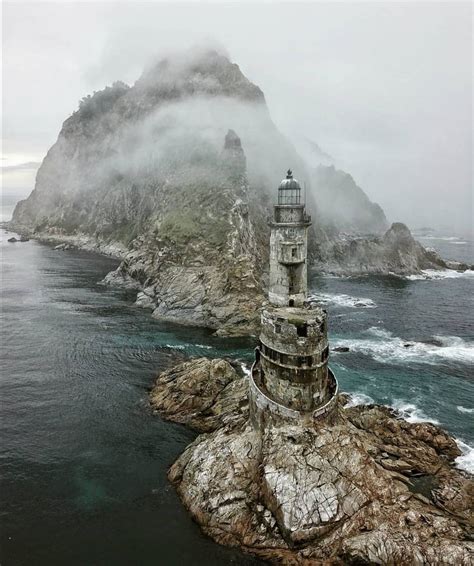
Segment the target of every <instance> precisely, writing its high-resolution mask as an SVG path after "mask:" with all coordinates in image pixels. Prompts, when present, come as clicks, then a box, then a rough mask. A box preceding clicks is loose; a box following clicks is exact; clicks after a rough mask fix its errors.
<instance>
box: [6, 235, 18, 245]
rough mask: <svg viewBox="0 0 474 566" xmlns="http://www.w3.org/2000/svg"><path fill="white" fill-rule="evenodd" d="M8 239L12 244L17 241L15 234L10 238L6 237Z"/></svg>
mask: <svg viewBox="0 0 474 566" xmlns="http://www.w3.org/2000/svg"><path fill="white" fill-rule="evenodd" d="M8 241H9V242H10V243H11V244H14V243H15V242H19V240H18V239H17V238H15V236H12V237H11V238H8Z"/></svg>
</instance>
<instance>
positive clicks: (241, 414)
mask: <svg viewBox="0 0 474 566" xmlns="http://www.w3.org/2000/svg"><path fill="white" fill-rule="evenodd" d="M242 377H243V374H242V371H240V372H239V370H238V368H237V367H236V366H235V363H231V362H230V361H226V360H221V359H217V360H210V359H208V358H199V359H197V360H192V361H188V362H184V363H182V364H179V365H178V366H176V367H173V368H171V369H169V370H167V371H164V372H163V373H162V374H160V376H159V377H158V379H157V381H156V383H155V386H154V387H153V389H152V391H151V393H150V403H151V405H152V407H153V408H154V409H155V410H156V411H157V412H158V413H159V414H160V415H161V416H162V417H164V418H166V419H168V420H170V421H173V422H177V423H182V424H186V425H188V426H190V427H191V428H193V429H195V430H197V431H199V432H210V431H213V430H215V429H216V428H220V427H222V426H224V425H228V424H233V423H242V422H243V421H245V420H246V419H247V416H248V402H247V381H246V380H245V379H243V378H242Z"/></svg>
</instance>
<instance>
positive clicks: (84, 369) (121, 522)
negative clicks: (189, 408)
mask: <svg viewBox="0 0 474 566" xmlns="http://www.w3.org/2000/svg"><path fill="white" fill-rule="evenodd" d="M7 237H8V236H6V235H5V233H4V232H3V231H2V236H1V241H0V250H1V262H2V268H1V270H2V313H1V314H2V328H1V332H2V341H1V347H2V352H1V355H2V371H1V376H0V387H1V391H0V395H1V414H0V416H1V453H0V457H1V491H0V498H1V522H0V525H1V529H0V535H1V551H0V562H1V564H2V566H10V565H19V564H22V565H42V564H45V565H46V564H48V565H57V564H61V565H62V564H81V565H108V564H114V565H121V564H143V565H146V564H166V565H169V564H170V565H174V564H180V565H181V564H189V565H191V564H193V565H195V564H206V565H207V564H218V565H220V564H222V565H224V564H239V565H240V564H255V563H257V561H254V560H253V559H251V558H248V557H245V556H243V555H241V554H240V553H238V552H235V551H232V550H229V549H226V548H223V547H220V546H218V545H216V544H214V543H213V542H212V541H210V540H209V539H207V538H206V537H204V536H203V535H202V534H201V532H200V530H199V528H198V527H197V526H196V525H195V524H194V523H193V522H192V521H191V520H190V518H189V517H188V515H187V513H186V511H185V510H184V508H183V507H182V506H181V504H180V502H179V499H178V497H177V495H176V494H175V492H174V490H173V488H172V487H171V486H170V485H169V484H168V482H167V478H166V471H167V468H168V467H169V466H170V464H171V463H172V462H173V461H174V460H175V459H176V457H177V456H178V455H179V454H180V453H181V452H182V451H183V449H184V448H185V446H186V445H187V444H188V443H189V442H190V441H191V440H192V439H193V438H194V434H193V433H191V432H190V431H188V430H187V429H186V428H184V427H182V426H177V425H173V424H170V423H166V422H163V421H162V420H161V419H160V418H158V417H156V416H153V415H152V414H151V413H150V411H149V408H148V404H147V388H148V387H149V386H150V384H151V383H152V381H153V378H154V376H155V375H156V374H157V373H158V372H159V371H160V370H162V369H164V368H165V367H167V366H169V365H170V364H172V363H174V362H175V361H176V360H179V359H181V358H182V357H183V356H185V355H206V356H222V355H226V356H233V357H236V358H239V359H242V360H250V359H251V357H252V349H253V346H254V343H253V340H252V339H246V340H235V339H222V338H221V339H219V338H215V337H213V336H212V335H211V334H210V333H208V332H206V331H203V330H199V329H190V328H183V327H180V326H174V325H171V324H163V323H160V322H158V321H155V320H153V319H152V318H151V316H150V313H149V311H143V310H141V309H139V308H137V307H134V306H133V304H132V301H133V296H130V294H127V293H124V292H122V291H119V290H113V289H110V288H106V287H103V286H101V285H100V284H98V282H99V281H100V280H101V279H102V277H103V276H104V275H105V274H106V273H107V272H108V271H110V270H111V269H113V268H114V267H115V266H116V263H117V262H115V261H113V260H111V259H108V258H104V257H101V256H97V255H93V254H88V253H85V252H77V251H54V250H53V249H51V248H50V247H48V246H45V245H41V244H39V243H37V242H33V241H30V242H26V243H16V244H9V243H7V242H6V239H7ZM424 243H427V242H424ZM431 245H437V246H438V247H440V248H443V246H444V247H446V246H447V247H448V248H449V249H448V251H446V250H444V249H442V250H441V251H443V252H444V254H445V255H446V256H449V257H455V256H457V257H458V258H459V259H465V260H466V259H468V257H471V256H470V254H472V244H469V243H466V244H453V243H452V242H450V241H446V240H440V241H439V242H437V243H436V242H434V241H433V242H431ZM463 254H464V255H465V256H466V257H461V256H462V255H463ZM471 261H473V260H472V259H471ZM428 275H429V274H428ZM447 275H449V276H447ZM452 275H453V274H444V277H443V278H441V279H421V280H403V279H396V278H391V277H387V278H361V279H337V278H322V277H318V275H317V274H313V278H312V287H313V292H314V293H316V294H317V295H318V298H319V300H321V301H322V302H323V303H324V304H325V305H326V307H327V308H328V310H329V315H330V336H331V342H332V345H333V346H334V345H348V346H349V347H350V348H351V351H350V352H349V353H338V354H333V355H332V361H331V365H332V367H333V369H334V370H335V372H336V375H337V377H338V379H339V381H340V384H341V387H342V389H343V390H346V391H350V392H353V393H355V396H354V402H362V401H364V400H370V399H373V400H375V401H377V402H381V403H385V404H388V405H394V406H397V407H398V408H400V409H401V410H402V411H403V412H404V414H405V415H406V416H407V417H408V418H410V419H411V420H420V419H421V420H422V419H431V420H435V421H437V422H439V423H440V424H441V425H443V426H444V427H446V428H447V429H448V430H449V431H450V432H452V433H453V434H454V435H455V436H456V437H458V438H459V439H461V440H462V442H463V447H464V449H465V452H466V454H465V456H464V457H463V459H461V461H460V464H461V465H462V466H464V467H469V466H470V467H471V469H472V466H473V459H472V455H473V452H472V451H469V445H471V446H472V445H474V430H473V426H472V422H473V413H474V377H473V361H474V329H473V327H474V321H473V312H474V309H473V308H472V307H473V305H472V302H473V291H474V277H473V276H472V275H473V274H472V273H471V274H466V275H463V276H454V277H453V276H452ZM407 343H410V344H412V345H411V346H410V347H408V348H406V347H405V346H404V344H407Z"/></svg>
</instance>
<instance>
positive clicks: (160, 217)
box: [12, 51, 305, 334]
mask: <svg viewBox="0 0 474 566" xmlns="http://www.w3.org/2000/svg"><path fill="white" fill-rule="evenodd" d="M239 136H240V137H239ZM240 139H242V142H241V141H240ZM243 148H245V152H246V154H244V149H243ZM287 163H294V164H295V165H297V166H298V165H299V170H300V171H301V174H302V175H304V174H305V173H304V171H305V170H304V165H303V163H302V161H301V160H300V158H299V157H298V156H297V155H296V153H295V151H294V149H293V148H292V146H291V144H289V143H288V142H287V141H286V140H285V139H284V137H283V136H282V135H281V134H280V133H279V132H278V130H277V129H276V127H275V126H274V124H273V122H272V121H271V119H270V116H269V113H268V110H267V107H266V105H265V100H264V97H263V94H262V92H261V90H260V89H259V88H258V87H257V86H255V85H253V84H252V83H251V82H250V81H249V80H248V79H247V78H246V77H245V76H244V75H243V74H242V72H241V71H240V69H239V67H238V66H237V65H235V64H232V63H231V62H230V61H229V60H228V59H227V58H226V57H224V56H223V55H220V54H218V53H216V52H213V51H205V52H201V51H198V52H197V53H186V54H184V55H183V54H181V55H180V54H177V55H175V56H173V57H170V58H168V59H166V60H164V61H161V62H159V63H158V64H156V65H155V66H153V67H151V68H150V69H148V70H147V71H145V72H144V73H143V75H142V77H141V78H140V79H139V80H138V81H137V82H136V84H135V85H134V86H132V87H128V86H127V85H125V84H123V83H115V84H114V85H113V86H112V87H108V88H106V89H104V90H103V91H100V92H97V93H95V94H94V95H93V96H89V97H86V98H85V99H83V100H82V102H81V104H80V106H79V110H78V111H77V112H75V113H74V114H73V115H72V116H71V117H70V118H68V119H67V120H66V121H65V122H64V125H63V128H62V130H61V132H60V134H59V137H58V140H57V142H56V144H55V145H54V146H53V147H52V148H51V149H50V151H49V152H48V155H47V156H46V158H45V160H44V161H43V164H42V165H41V167H40V170H39V171H38V176H37V182H36V187H35V190H34V191H33V193H32V194H31V195H30V197H29V198H28V199H26V200H25V201H22V202H20V203H19V204H18V205H17V207H16V209H15V212H14V216H13V222H12V224H13V226H15V227H17V228H18V229H21V230H22V232H23V231H24V232H25V233H26V232H27V233H33V234H34V235H36V236H37V237H42V238H45V239H56V240H60V239H64V240H67V241H70V242H72V243H76V244H78V245H84V243H85V242H87V247H88V248H89V249H90V248H94V247H95V248H96V249H98V250H99V251H101V250H109V249H114V250H120V255H121V257H123V259H124V260H123V263H122V265H121V266H120V268H119V270H118V271H117V272H116V273H114V274H111V275H110V276H109V277H108V278H107V281H108V282H110V283H120V284H124V283H125V284H127V285H133V286H135V287H137V289H141V290H142V291H143V293H144V296H140V297H139V302H140V303H141V304H144V305H147V306H150V307H151V308H153V309H154V314H155V316H158V317H162V318H166V319H170V318H172V319H173V320H176V321H177V322H183V323H186V324H198V325H203V326H207V327H210V328H214V329H216V330H218V331H219V332H220V333H223V334H225V333H229V332H235V333H241V334H243V333H248V332H251V331H252V329H253V328H254V323H255V320H254V319H255V312H256V309H255V305H254V304H253V300H254V298H255V300H257V299H258V303H255V304H259V302H260V300H261V288H262V281H261V278H262V274H263V272H264V269H265V264H266V246H262V245H261V243H262V238H264V237H265V236H266V233H267V225H266V222H265V217H266V215H267V210H268V207H269V196H268V195H269V191H270V187H273V186H274V185H275V183H276V182H277V181H278V178H279V175H280V171H281V169H282V167H284V168H286V166H287ZM282 164H284V165H282ZM275 176H276V177H275ZM94 242H95V245H94ZM124 248H125V250H127V249H128V252H127V251H123V250H124Z"/></svg>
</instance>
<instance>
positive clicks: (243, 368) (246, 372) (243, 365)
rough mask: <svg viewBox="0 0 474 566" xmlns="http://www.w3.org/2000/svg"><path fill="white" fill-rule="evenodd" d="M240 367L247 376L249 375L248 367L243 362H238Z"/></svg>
mask: <svg viewBox="0 0 474 566" xmlns="http://www.w3.org/2000/svg"><path fill="white" fill-rule="evenodd" d="M240 367H241V368H242V371H243V372H244V374H245V375H246V376H247V377H250V368H249V367H248V365H247V364H245V363H244V362H240Z"/></svg>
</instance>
